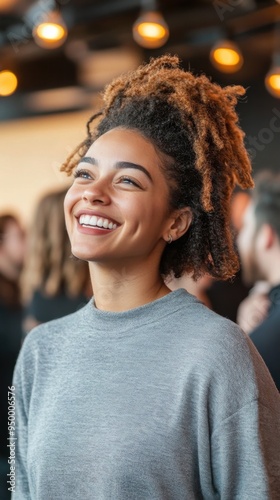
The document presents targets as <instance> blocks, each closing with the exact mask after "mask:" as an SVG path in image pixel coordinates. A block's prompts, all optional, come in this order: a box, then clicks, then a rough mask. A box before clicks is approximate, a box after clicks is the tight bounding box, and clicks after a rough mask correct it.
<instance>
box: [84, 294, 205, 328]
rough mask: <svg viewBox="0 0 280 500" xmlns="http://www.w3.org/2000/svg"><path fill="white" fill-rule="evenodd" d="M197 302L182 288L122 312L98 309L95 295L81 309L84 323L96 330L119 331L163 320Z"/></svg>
mask: <svg viewBox="0 0 280 500" xmlns="http://www.w3.org/2000/svg"><path fill="white" fill-rule="evenodd" d="M194 302H196V298H195V297H194V296H193V295H190V294H189V293H188V292H187V291H186V290H185V289H183V288H180V289H178V290H175V291H174V292H171V293H169V294H168V295H165V296H164V297H161V298H160V299H157V300H155V301H153V302H149V303H148V304H145V305H142V306H140V307H137V308H134V309H129V310H127V311H121V312H108V311H102V310H100V309H97V307H96V306H95V302H94V297H92V298H91V299H90V301H89V302H88V304H87V305H86V306H85V307H84V308H83V309H82V310H81V312H82V321H83V323H84V324H85V323H86V324H87V325H90V326H91V327H93V328H94V330H102V331H104V330H106V331H109V330H110V331H113V332H114V333H115V334H117V333H118V332H125V331H127V330H130V331H132V330H133V329H135V328H139V327H141V326H143V325H145V324H152V323H154V322H157V321H158V320H161V321H162V318H163V317H164V316H169V315H170V314H172V313H174V312H175V311H176V310H178V309H181V308H182V307H186V306H188V305H191V304H192V303H194Z"/></svg>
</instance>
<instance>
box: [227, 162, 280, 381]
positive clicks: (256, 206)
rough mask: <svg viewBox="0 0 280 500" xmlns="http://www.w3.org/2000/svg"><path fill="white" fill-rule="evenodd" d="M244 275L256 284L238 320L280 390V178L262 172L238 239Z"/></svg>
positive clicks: (239, 312)
mask: <svg viewBox="0 0 280 500" xmlns="http://www.w3.org/2000/svg"><path fill="white" fill-rule="evenodd" d="M237 244H238V251H239V255H240V258H241V263H242V276H243V279H244V282H245V283H246V284H247V285H255V284H256V283H257V286H256V288H254V289H253V290H252V292H251V293H250V294H249V296H248V298H247V299H245V300H244V301H243V302H242V303H241V304H240V306H239V310H238V315H237V321H238V324H239V325H240V326H241V328H242V329H243V330H244V331H245V332H246V333H248V334H250V338H251V340H252V341H253V343H254V344H255V346H256V347H257V349H258V351H259V352H260V354H261V356H262V357H263V359H264V361H265V363H266V365H267V367H268V368H269V370H270V373H271V375H272V378H273V379H274V382H275V384H276V386H277V388H278V390H280V175H279V174H273V173H272V172H268V171H267V172H262V173H261V174H259V175H258V176H257V177H256V187H255V190H254V191H253V196H252V200H251V202H250V204H249V205H248V207H247V209H246V211H245V213H244V217H243V225H242V228H241V230H240V232H239V235H238V238H237Z"/></svg>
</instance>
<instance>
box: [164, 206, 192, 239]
mask: <svg viewBox="0 0 280 500" xmlns="http://www.w3.org/2000/svg"><path fill="white" fill-rule="evenodd" d="M169 221H170V222H169V225H168V229H167V232H166V235H164V239H165V241H167V242H169V243H171V241H176V240H178V239H179V238H181V236H183V235H184V234H185V233H186V232H187V230H188V229H189V227H190V225H191V222H192V211H191V209H190V208H189V207H184V208H182V209H178V210H175V212H173V214H172V215H171V217H170V219H169ZM171 238H172V240H171Z"/></svg>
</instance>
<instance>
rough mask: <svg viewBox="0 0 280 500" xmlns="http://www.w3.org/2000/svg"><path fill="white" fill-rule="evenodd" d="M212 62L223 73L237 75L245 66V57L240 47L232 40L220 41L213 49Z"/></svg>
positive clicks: (211, 53)
mask: <svg viewBox="0 0 280 500" xmlns="http://www.w3.org/2000/svg"><path fill="white" fill-rule="evenodd" d="M210 61H211V63H212V64H213V66H214V67H215V68H217V69H218V70H219V71H222V72H223V73H235V72H236V71H239V70H240V69H241V67H242V66H243V62H244V59H243V55H242V52H241V50H240V49H239V47H238V45H237V44H236V43H234V42H233V41H231V40H220V41H219V42H217V43H216V44H215V45H214V46H213V47H212V49H211V52H210Z"/></svg>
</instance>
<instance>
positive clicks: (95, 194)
mask: <svg viewBox="0 0 280 500" xmlns="http://www.w3.org/2000/svg"><path fill="white" fill-rule="evenodd" d="M82 199H83V200H85V201H88V202H89V203H91V204H95V203H97V204H98V203H102V204H103V205H108V204H109V203H110V196H109V188H108V186H107V185H106V183H105V182H101V181H95V182H94V183H93V184H92V185H91V186H87V187H86V188H85V190H84V192H83V194H82Z"/></svg>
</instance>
